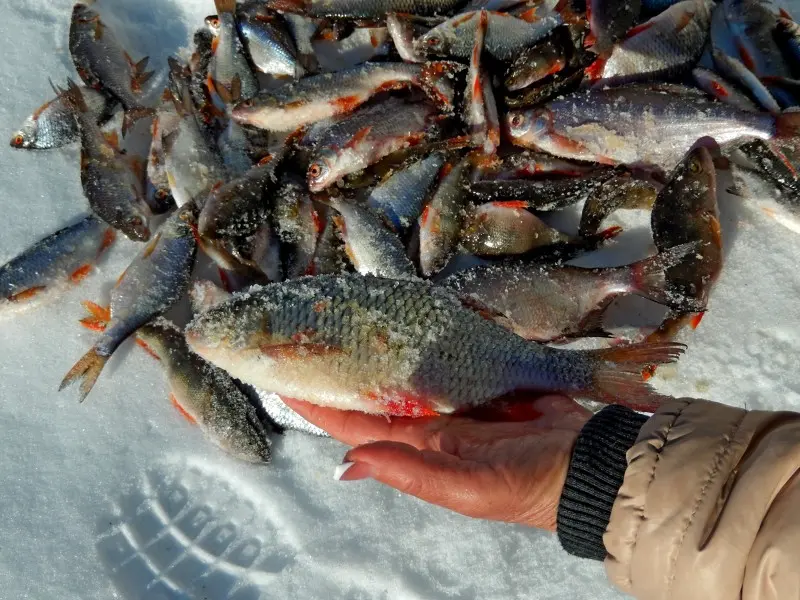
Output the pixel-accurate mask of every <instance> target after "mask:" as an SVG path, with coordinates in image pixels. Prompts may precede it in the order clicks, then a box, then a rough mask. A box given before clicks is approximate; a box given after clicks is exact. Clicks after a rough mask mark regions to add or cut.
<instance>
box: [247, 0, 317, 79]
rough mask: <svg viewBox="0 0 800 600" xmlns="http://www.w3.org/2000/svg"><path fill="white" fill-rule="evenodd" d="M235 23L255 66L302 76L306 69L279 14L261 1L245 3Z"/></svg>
mask: <svg viewBox="0 0 800 600" xmlns="http://www.w3.org/2000/svg"><path fill="white" fill-rule="evenodd" d="M236 25H237V27H238V29H239V35H240V36H241V39H242V41H243V42H244V45H245V48H246V50H247V53H248V54H249V56H250V60H251V61H252V62H253V66H254V67H255V68H256V69H257V70H258V71H259V72H261V73H265V74H268V75H277V76H287V77H293V78H295V79H299V78H300V77H302V76H303V74H304V73H305V69H303V67H302V65H301V64H300V62H299V61H298V60H297V49H296V48H295V45H294V41H293V40H292V37H291V35H290V33H289V31H288V30H287V28H286V25H285V24H284V22H283V20H282V19H281V17H280V15H278V14H277V13H274V12H271V11H268V10H267V9H266V8H265V7H264V6H261V5H259V4H249V5H244V6H242V7H241V8H240V10H239V11H238V14H237V19H236Z"/></svg>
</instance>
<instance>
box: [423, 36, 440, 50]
mask: <svg viewBox="0 0 800 600" xmlns="http://www.w3.org/2000/svg"><path fill="white" fill-rule="evenodd" d="M425 43H426V44H428V47H430V48H436V47H437V46H440V45H441V44H442V40H441V38H439V37H437V36H435V35H432V36H431V37H429V38H428V39H427V40H425Z"/></svg>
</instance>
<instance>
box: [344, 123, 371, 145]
mask: <svg viewBox="0 0 800 600" xmlns="http://www.w3.org/2000/svg"><path fill="white" fill-rule="evenodd" d="M370 131H372V126H371V125H367V126H366V127H362V128H361V129H359V130H358V131H356V133H355V135H353V137H351V138H350V139H349V140H348V141H347V143H346V144H345V145H344V147H345V148H355V147H356V146H358V145H359V144H360V143H361V142H363V141H364V139H365V138H366V137H367V136H368V135H369V132H370Z"/></svg>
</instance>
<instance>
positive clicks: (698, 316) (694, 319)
mask: <svg viewBox="0 0 800 600" xmlns="http://www.w3.org/2000/svg"><path fill="white" fill-rule="evenodd" d="M705 315H706V313H704V312H699V313H695V314H694V315H692V316H691V317H690V318H689V326H690V327H691V328H692V329H697V328H698V326H699V325H700V321H702V320H703V317H704V316H705Z"/></svg>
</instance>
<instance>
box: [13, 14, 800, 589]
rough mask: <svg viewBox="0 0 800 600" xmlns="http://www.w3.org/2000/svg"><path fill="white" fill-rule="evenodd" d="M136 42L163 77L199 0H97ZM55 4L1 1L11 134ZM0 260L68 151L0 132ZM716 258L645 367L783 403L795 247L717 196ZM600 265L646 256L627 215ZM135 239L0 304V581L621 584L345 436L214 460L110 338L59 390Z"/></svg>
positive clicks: (54, 193) (304, 439)
mask: <svg viewBox="0 0 800 600" xmlns="http://www.w3.org/2000/svg"><path fill="white" fill-rule="evenodd" d="M99 5H100V6H99V7H98V8H99V9H100V10H101V12H102V14H103V16H104V18H105V20H106V21H107V23H108V24H109V25H110V26H111V27H113V28H114V29H115V31H116V32H117V34H118V36H119V37H120V38H121V39H122V40H123V41H124V42H125V43H126V44H127V47H128V50H129V52H130V53H131V55H132V56H133V57H134V58H137V59H138V58H139V57H142V56H144V55H149V56H150V68H158V69H160V72H161V73H162V74H163V73H164V69H165V65H166V58H167V56H168V55H169V54H171V53H173V52H175V51H176V50H178V48H179V47H182V46H185V45H186V43H187V41H188V39H189V35H190V34H191V32H192V31H193V30H194V29H195V28H196V27H198V26H200V24H201V23H202V19H203V18H204V17H205V16H206V15H207V14H209V13H212V12H213V3H212V2H211V1H210V0H202V1H201V0H180V1H179V0H102V1H101V3H99ZM70 9H71V0H13V1H9V2H6V3H5V9H4V10H3V21H2V24H0V29H1V30H2V33H3V40H4V44H3V47H4V52H3V57H2V60H0V85H2V102H0V132H2V133H3V135H6V136H8V137H10V135H11V133H12V131H14V130H16V129H17V127H18V126H19V124H20V123H21V122H22V121H23V119H24V118H25V117H26V116H27V115H29V114H30V113H31V112H32V111H33V110H34V109H35V108H36V107H37V106H39V105H40V104H41V103H42V102H43V101H44V100H46V99H48V98H50V97H51V96H52V92H51V90H50V86H49V84H48V78H49V77H50V78H53V79H54V81H56V82H62V83H63V81H64V79H65V77H66V76H67V75H71V76H74V70H73V68H72V65H71V61H70V57H69V53H68V49H67V31H68V26H69V15H70ZM0 165H2V169H0V182H2V185H1V189H2V190H3V192H2V195H0V217H1V221H0V222H2V229H1V230H0V231H1V233H0V263H2V262H5V261H6V260H8V259H10V258H12V257H13V256H14V255H16V254H17V253H18V252H20V251H21V250H23V249H24V248H26V247H27V246H29V245H30V244H31V243H33V242H34V241H36V240H38V239H40V238H41V237H43V236H45V235H47V234H49V233H50V232H52V231H54V230H56V229H58V228H60V227H62V226H64V225H66V224H68V223H70V222H73V221H74V220H76V218H77V217H78V216H79V215H80V214H82V213H84V212H85V210H86V201H85V200H84V198H83V196H82V193H81V187H80V181H79V173H78V149H77V148H76V147H70V148H66V149H63V150H56V151H46V152H27V151H18V150H13V149H11V148H10V147H9V146H8V145H7V142H6V141H3V143H2V149H0ZM721 211H722V214H723V225H724V232H725V240H724V243H725V246H726V251H727V261H726V264H725V269H724V271H723V273H722V276H721V277H720V279H719V282H718V284H717V287H716V289H715V291H714V293H713V295H712V301H711V310H710V311H709V312H708V314H707V315H706V317H705V319H704V320H703V322H702V324H701V325H700V327H699V328H698V329H697V330H696V331H695V332H690V333H688V334H686V335H685V336H684V341H687V342H688V343H689V350H688V352H687V353H686V355H685V356H684V357H683V358H682V359H681V361H680V362H679V363H678V364H677V365H676V366H675V367H674V368H673V367H669V368H662V369H660V370H659V374H658V375H657V376H656V378H655V379H656V381H657V383H658V385H659V387H660V388H661V389H662V390H663V391H666V392H669V393H673V394H676V395H694V396H700V397H705V398H711V399H715V400H718V401H722V402H726V403H729V404H733V405H737V406H747V407H748V408H759V409H761V408H763V409H792V408H794V409H797V408H800V369H798V368H797V357H798V355H800V354H799V353H798V350H799V349H800V302H798V300H797V298H798V295H800V269H798V264H800V249H799V248H798V238H797V236H796V234H794V233H791V232H790V231H788V230H786V229H784V228H782V227H781V226H780V225H778V224H777V223H776V222H775V221H773V220H771V219H769V218H768V217H767V216H766V215H765V214H764V213H763V212H762V211H761V210H760V209H758V208H754V206H753V203H752V202H750V201H745V200H742V199H740V198H736V197H733V196H724V197H723V198H722V200H721ZM626 218H627V219H628V221H623V223H624V224H627V225H629V226H632V230H631V231H629V232H628V233H626V234H624V236H623V238H622V239H621V241H620V244H618V245H617V248H616V249H612V250H610V251H609V254H610V255H612V257H611V258H610V259H609V260H611V261H612V262H613V261H617V264H621V263H624V262H628V261H630V260H633V259H635V258H639V257H641V256H644V255H646V254H647V243H648V236H649V234H648V233H647V229H646V226H647V217H646V215H645V218H644V219H642V218H640V217H636V218H633V219H632V220H631V219H630V215H628V216H626ZM137 250H138V246H137V245H136V244H134V243H131V242H128V241H121V242H118V243H117V244H116V245H115V246H114V247H113V249H112V250H111V251H110V253H109V254H108V255H107V256H106V258H105V260H103V261H102V262H101V264H100V266H99V268H98V270H97V271H96V272H95V273H94V274H93V275H92V276H91V277H90V278H89V279H88V280H87V281H86V282H84V284H83V285H82V286H80V287H78V288H76V289H74V290H72V291H71V292H69V293H67V294H66V295H64V296H62V297H61V298H60V299H59V300H57V301H56V302H55V303H53V304H50V305H48V306H46V307H43V308H40V309H38V310H35V311H33V312H28V313H26V314H24V315H22V316H18V317H14V318H13V319H7V320H4V321H3V322H0V440H2V442H0V443H2V458H0V599H6V598H8V599H14V600H22V599H36V600H44V599H51V598H53V599H55V598H58V599H59V600H69V599H78V598H80V599H82V600H91V599H103V600H106V599H108V598H126V599H133V598H147V599H162V598H163V599H171V598H187V599H188V598H210V599H214V600H217V599H224V598H236V599H238V600H255V599H257V598H265V599H266V598H298V599H316V598H325V599H328V598H331V599H333V598H336V599H339V598H341V599H350V600H361V599H373V598H375V599H377V598H387V599H396V598H397V599H447V598H463V599H467V598H476V599H477V598H480V599H484V598H537V599H553V600H555V599H570V600H574V599H579V598H587V599H588V598H591V599H607V600H610V599H612V598H621V597H622V595H621V594H619V593H618V592H615V591H614V590H613V589H611V587H610V586H609V585H608V583H607V582H606V580H605V577H604V573H603V569H602V565H601V564H600V563H596V562H591V561H585V560H578V559H575V558H571V557H569V556H567V555H566V554H565V553H564V552H562V550H561V549H560V547H559V545H558V543H557V541H556V539H555V537H554V536H553V535H551V534H548V533H541V532H538V531H534V530H530V529H526V528H523V527H520V526H516V525H506V524H502V523H490V522H482V521H477V520H472V519H468V518H466V517H462V516H459V515H456V514H453V513H450V512H448V511H446V510H443V509H440V508H436V507H433V506H429V505H426V504H424V503H422V502H420V501H417V500H416V499H414V498H409V497H404V496H402V495H400V494H398V493H396V492H394V491H392V490H389V489H386V488H384V487H381V486H380V485H379V484H377V483H375V482H371V481H367V482H350V483H347V482H335V481H333V479H332V474H333V470H334V467H335V466H336V465H337V464H338V463H339V462H340V461H341V458H342V456H343V454H344V452H345V448H344V447H343V446H342V445H340V444H339V443H337V442H335V441H333V440H330V439H321V438H315V437H309V436H306V435H303V434H300V433H296V432H289V433H287V434H286V435H285V436H284V437H283V438H282V439H281V440H279V441H278V442H277V443H276V444H275V447H274V461H273V463H272V464H271V465H268V466H263V467H256V466H249V465H245V464H242V463H240V462H237V461H235V460H233V459H230V458H228V457H227V456H225V455H224V454H222V453H221V452H220V451H218V450H217V449H216V448H215V447H214V446H213V445H211V444H210V443H209V442H207V441H206V440H205V439H204V438H203V435H202V433H201V432H200V431H199V430H198V429H197V428H193V427H192V426H191V425H189V424H188V423H187V422H186V421H185V420H184V419H183V418H181V417H180V416H179V415H178V413H177V412H176V411H175V410H174V408H173V407H172V406H171V405H170V403H169V402H168V400H167V388H166V384H165V382H164V379H163V376H162V373H161V371H160V367H159V365H158V363H157V362H156V361H154V360H152V359H151V358H150V357H149V356H147V355H146V354H145V353H143V352H141V351H139V350H136V349H134V348H133V346H132V344H131V343H130V342H128V343H127V344H126V345H125V346H124V347H123V348H122V349H121V350H120V351H119V352H118V353H117V354H118V356H115V357H114V359H113V360H112V361H111V362H110V364H109V365H108V367H107V368H106V370H105V372H104V373H103V375H102V376H101V377H100V380H99V381H98V383H97V386H96V387H95V389H94V391H93V392H92V394H91V396H90V397H89V398H88V400H87V401H86V402H85V403H84V404H82V405H81V404H78V402H77V399H76V394H75V393H73V392H72V391H67V392H63V393H58V392H57V391H56V388H57V386H58V383H59V382H60V381H61V378H62V377H63V375H64V374H65V373H66V372H67V370H68V369H69V368H70V367H71V366H72V365H73V363H74V362H75V361H76V360H77V359H78V358H79V357H80V356H81V355H82V354H83V353H84V352H85V351H86V350H87V349H88V347H89V346H90V345H91V343H92V341H93V334H92V333H90V332H87V331H85V330H83V329H82V328H81V327H79V326H78V323H77V321H78V319H79V318H81V317H82V316H84V313H83V309H82V307H81V306H80V304H79V301H80V300H82V299H93V300H95V301H100V302H102V303H104V302H107V291H108V288H109V285H110V282H112V281H114V280H115V279H116V277H117V276H118V275H119V273H120V272H121V271H122V270H123V269H124V268H125V266H126V265H127V264H128V262H129V261H130V260H131V258H132V257H133V255H134V253H135V252H136V251H137Z"/></svg>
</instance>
